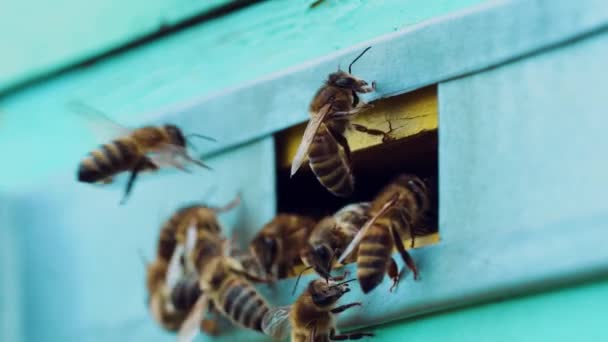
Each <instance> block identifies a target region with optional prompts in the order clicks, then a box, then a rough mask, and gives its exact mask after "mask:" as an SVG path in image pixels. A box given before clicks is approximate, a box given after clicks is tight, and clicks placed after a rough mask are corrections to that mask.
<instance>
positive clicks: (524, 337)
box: [374, 280, 608, 342]
mask: <svg viewBox="0 0 608 342" xmlns="http://www.w3.org/2000/svg"><path fill="white" fill-rule="evenodd" d="M607 296H608V281H606V280H603V281H598V282H595V283H589V284H584V285H580V286H575V287H571V288H565V289H562V290H557V291H550V292H546V293H541V294H537V295H533V296H526V297H522V298H517V299H513V300H508V301H502V302H495V303H491V304H487V305H481V306H475V307H469V308H464V309H462V310H458V311H451V312H447V313H443V314H440V315H433V316H425V317H421V318H419V319H416V320H412V321H407V322H396V323H392V324H388V325H385V326H382V327H379V328H378V329H375V330H374V331H375V332H376V334H377V337H376V338H374V341H376V340H378V341H411V342H427V341H445V342H450V341H454V342H477V341H496V342H502V341H504V342H508V341H521V342H527V341H530V342H536V341H581V342H583V341H584V342H591V341H603V340H605V339H606V334H607V333H606V320H605V318H606V310H607V309H606V305H605V303H606V297H607Z"/></svg>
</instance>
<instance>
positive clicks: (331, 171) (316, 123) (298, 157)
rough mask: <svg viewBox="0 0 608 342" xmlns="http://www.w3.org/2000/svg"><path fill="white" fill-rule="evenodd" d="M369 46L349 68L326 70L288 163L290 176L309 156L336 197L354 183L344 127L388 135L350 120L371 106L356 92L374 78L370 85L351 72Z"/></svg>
mask: <svg viewBox="0 0 608 342" xmlns="http://www.w3.org/2000/svg"><path fill="white" fill-rule="evenodd" d="M369 49H371V47H368V48H366V49H365V50H364V51H363V52H362V53H361V54H359V56H357V57H356V58H355V59H354V60H353V61H352V62H351V63H350V65H349V66H348V72H346V71H343V70H339V69H338V71H336V72H333V73H331V74H329V76H328V78H327V80H326V81H325V84H324V85H323V86H322V87H321V88H320V89H319V90H318V91H317V93H316V94H315V96H314V98H313V100H312V102H311V103H310V107H309V114H310V120H309V121H308V124H307V126H306V129H305V130H304V135H303V137H302V141H301V142H300V146H298V149H297V151H296V154H295V157H294V159H293V161H292V164H291V176H292V177H293V175H294V174H295V173H296V172H297V171H298V169H299V168H300V166H301V165H302V163H303V162H304V158H306V157H307V156H308V160H309V165H310V168H311V170H312V172H313V173H314V174H315V176H316V177H317V179H318V180H319V182H320V183H321V185H323V186H324V187H325V188H326V189H327V190H328V191H329V192H331V193H332V194H334V195H335V196H338V197H347V196H350V195H351V194H352V192H353V191H354V185H355V180H354V177H353V174H352V169H351V153H350V147H349V145H348V141H347V140H346V138H345V137H344V132H345V131H346V129H347V128H349V129H350V128H352V129H355V130H357V131H360V132H364V133H368V134H372V135H382V136H383V141H386V140H390V139H391V138H390V137H389V136H388V133H386V132H382V131H380V130H375V129H369V128H367V127H365V126H362V125H359V124H354V123H352V122H350V119H351V118H352V117H353V116H354V115H355V114H357V113H359V112H361V111H362V110H364V109H366V108H369V107H370V106H369V105H368V104H366V103H364V102H363V101H361V100H360V99H359V95H358V94H359V93H370V92H373V91H374V90H375V88H376V86H375V82H372V85H371V86H369V85H368V83H367V82H366V81H364V80H362V79H360V78H357V77H355V76H354V75H352V73H351V69H352V66H353V64H354V63H355V62H356V61H357V60H358V59H359V58H361V56H363V54H365V53H366V52H367V51H368V50H369Z"/></svg>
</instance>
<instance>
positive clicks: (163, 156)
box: [146, 144, 211, 172]
mask: <svg viewBox="0 0 608 342" xmlns="http://www.w3.org/2000/svg"><path fill="white" fill-rule="evenodd" d="M146 157H148V158H149V159H150V160H151V161H152V163H154V165H156V166H157V167H158V168H163V167H175V168H177V169H179V170H182V171H184V172H190V171H189V170H188V169H187V168H186V165H187V164H195V165H198V166H200V167H202V168H205V169H211V168H210V167H209V166H207V165H206V164H204V163H203V162H202V161H200V160H198V159H194V158H192V157H190V155H189V154H188V151H187V150H186V149H185V148H184V147H181V146H177V145H172V144H162V145H160V147H159V148H157V149H155V150H154V151H150V152H149V153H148V154H146Z"/></svg>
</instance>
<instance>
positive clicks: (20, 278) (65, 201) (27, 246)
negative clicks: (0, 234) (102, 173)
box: [3, 138, 276, 341]
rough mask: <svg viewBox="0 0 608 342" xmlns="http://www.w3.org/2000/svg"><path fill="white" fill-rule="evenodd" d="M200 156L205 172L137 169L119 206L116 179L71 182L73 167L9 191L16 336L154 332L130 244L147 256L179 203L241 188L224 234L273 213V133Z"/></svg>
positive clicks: (226, 197) (222, 198)
mask: <svg viewBox="0 0 608 342" xmlns="http://www.w3.org/2000/svg"><path fill="white" fill-rule="evenodd" d="M208 162H209V164H211V165H213V167H214V170H213V171H212V172H210V171H201V172H196V173H192V174H183V173H171V172H167V173H165V174H161V175H157V176H156V177H153V176H148V177H141V182H139V183H138V184H136V187H135V189H134V193H133V196H132V197H131V198H130V200H129V202H128V203H127V204H126V205H124V206H119V205H118V203H119V201H120V196H121V192H122V186H121V185H122V184H124V183H121V185H118V184H117V185H116V186H110V187H106V188H98V187H95V186H91V185H87V184H81V183H76V182H75V181H74V179H73V173H72V172H69V173H68V172H63V173H61V174H57V175H56V177H53V178H52V180H51V181H50V182H49V183H46V184H41V185H39V186H38V187H36V188H35V189H30V190H29V191H27V192H24V193H21V194H19V195H14V196H11V197H9V199H8V200H9V203H11V204H12V205H11V210H12V211H11V215H12V216H13V217H14V219H13V220H12V225H11V226H10V227H3V230H4V229H8V231H9V232H11V233H12V234H13V236H12V237H13V238H12V240H13V241H14V242H15V243H16V245H15V246H14V248H13V252H15V253H16V254H15V255H14V257H15V258H18V259H19V261H20V265H21V267H20V268H19V270H18V271H17V272H15V273H14V274H13V275H12V276H13V277H16V279H13V280H14V281H16V282H18V284H19V287H18V289H19V291H18V292H19V293H17V295H19V298H21V306H20V308H21V310H22V311H21V315H20V316H19V317H18V320H19V321H20V323H21V325H20V327H19V328H20V331H21V334H22V336H23V337H24V339H25V340H45V341H55V340H56V341H65V340H70V341H71V340H87V341H96V340H106V341H109V340H112V341H116V340H128V341H136V340H137V341H141V340H146V339H155V338H156V337H158V336H159V335H160V334H161V329H160V328H157V327H156V325H155V323H154V322H153V320H152V319H151V317H150V316H149V315H148V313H147V308H146V303H145V298H146V291H145V285H144V283H145V270H144V265H142V262H141V260H140V257H139V250H141V251H143V252H144V255H147V256H152V255H154V248H155V247H154V246H155V244H156V241H157V237H158V232H159V229H160V225H161V224H162V222H163V221H164V220H165V219H166V218H167V216H168V215H170V214H171V213H172V211H173V210H174V209H176V208H177V207H178V206H180V205H182V204H186V203H189V202H192V201H197V200H198V201H205V202H207V203H212V204H223V203H227V202H228V201H230V200H231V199H232V198H234V196H235V195H236V194H237V193H239V192H240V193H241V194H242V200H243V202H242V205H241V206H239V207H237V208H236V209H235V210H233V211H231V212H229V213H226V214H223V215H222V216H221V217H220V220H221V221H222V222H223V223H224V225H225V227H226V231H227V234H228V235H229V236H230V235H232V236H238V238H239V239H242V240H248V239H250V238H251V234H252V233H253V231H254V228H257V227H259V226H261V225H262V224H263V223H265V222H266V221H268V220H269V219H270V218H271V217H272V216H273V215H274V214H275V201H276V200H275V189H274V186H275V185H274V173H273V170H274V143H273V141H272V138H267V139H262V140H259V141H257V142H253V143H251V144H249V145H247V146H243V147H241V148H240V149H238V150H234V151H231V152H230V153H226V154H222V155H218V156H216V157H214V158H211V159H210V160H209V161H208ZM70 170H71V168H70ZM3 295H4V294H3ZM7 304H10V303H7ZM9 310H10V311H9ZM7 311H8V312H11V313H13V312H14V311H13V309H12V308H7ZM14 313H15V314H19V312H14ZM68 318H69V319H68ZM13 323H14V322H13ZM31 327H35V329H32V328H31ZM167 335H168V334H167Z"/></svg>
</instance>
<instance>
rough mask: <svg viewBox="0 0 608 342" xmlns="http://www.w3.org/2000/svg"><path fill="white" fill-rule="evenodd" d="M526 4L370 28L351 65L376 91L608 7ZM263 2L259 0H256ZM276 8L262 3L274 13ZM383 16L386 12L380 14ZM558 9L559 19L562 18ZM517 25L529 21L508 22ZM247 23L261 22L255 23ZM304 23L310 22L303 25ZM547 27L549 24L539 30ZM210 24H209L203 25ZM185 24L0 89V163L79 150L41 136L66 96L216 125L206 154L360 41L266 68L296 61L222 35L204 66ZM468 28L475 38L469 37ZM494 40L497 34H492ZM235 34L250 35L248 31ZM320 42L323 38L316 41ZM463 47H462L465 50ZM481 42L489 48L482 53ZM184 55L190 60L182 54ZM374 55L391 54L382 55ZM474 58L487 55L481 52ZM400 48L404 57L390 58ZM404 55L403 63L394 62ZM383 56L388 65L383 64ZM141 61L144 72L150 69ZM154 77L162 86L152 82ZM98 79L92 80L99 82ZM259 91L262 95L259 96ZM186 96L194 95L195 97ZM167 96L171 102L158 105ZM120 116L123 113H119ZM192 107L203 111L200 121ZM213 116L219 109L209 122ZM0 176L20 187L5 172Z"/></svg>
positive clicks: (266, 120) (597, 23)
mask: <svg viewBox="0 0 608 342" xmlns="http://www.w3.org/2000/svg"><path fill="white" fill-rule="evenodd" d="M380 3H382V2H373V4H380ZM533 3H534V4H535V5H534V6H531V5H530V3H525V2H521V1H504V2H492V3H488V4H487V5H483V6H481V7H478V8H475V9H472V10H467V11H465V12H464V13H462V12H461V13H458V14H454V15H451V16H449V17H447V18H442V19H436V20H433V21H432V22H428V23H423V24H421V25H417V26H415V27H412V28H408V29H406V30H402V31H400V32H397V33H395V34H391V35H388V36H383V37H380V38H378V39H376V40H374V41H372V42H371V43H372V44H373V45H374V46H375V48H374V49H372V50H371V51H370V54H369V55H368V56H366V59H365V60H364V61H365V63H363V61H362V62H361V63H360V64H358V65H357V68H358V69H357V70H359V71H358V73H360V74H362V76H365V77H368V78H375V79H377V80H383V81H381V82H379V93H378V96H385V95H387V94H394V93H399V92H404V91H407V90H411V89H414V88H416V87H420V86H423V85H427V84H430V83H433V82H438V81H441V80H444V79H445V78H448V77H454V76H457V75H459V74H462V73H469V72H472V71H475V70H478V69H479V68H485V67H488V66H490V65H495V64H496V63H500V62H504V61H505V60H508V59H509V58H513V57H517V56H521V55H522V54H526V53H530V51H535V50H537V49H539V48H544V47H546V46H550V45H552V44H558V43H560V42H563V41H564V40H568V39H572V38H573V37H576V36H580V35H582V34H588V33H589V32H592V31H594V30H597V29H598V28H602V27H603V26H604V25H605V24H606V22H608V17H606V13H608V11H598V10H597V8H598V7H599V8H601V6H603V2H602V1H599V0H585V1H584V2H578V3H576V4H574V3H572V2H571V1H567V0H560V1H540V0H537V1H535V2H533ZM268 4H269V5H268V6H270V4H274V2H271V3H268ZM404 4H410V5H412V6H413V4H414V3H409V2H404ZM452 4H455V2H452ZM264 5H265V6H266V5H267V4H266V3H264ZM461 5H462V4H461ZM258 6H262V5H258ZM365 6H368V5H365ZM370 6H371V5H370ZM378 6H379V5H378ZM257 8H260V7H257V6H255V7H252V8H251V9H248V10H245V11H243V12H239V15H238V16H236V19H231V18H234V17H232V16H230V17H227V18H226V21H222V20H218V21H216V22H215V23H216V24H217V25H218V27H214V26H209V25H211V23H208V24H205V25H203V26H201V31H200V32H206V31H205V30H208V29H209V30H210V32H221V30H222V28H223V27H224V28H225V26H222V25H220V24H221V23H227V24H228V23H229V24H230V25H232V24H234V25H237V27H239V26H238V25H243V23H244V22H246V18H248V13H251V15H253V14H256V16H255V17H254V18H256V19H255V20H256V21H255V22H257V20H258V18H265V17H264V15H262V13H258V12H256V11H257V10H256V9H257ZM264 8H267V7H264ZM278 8H281V7H278ZM278 8H275V9H274V11H271V12H269V13H275V12H277V11H278ZM364 9H366V10H367V11H361V9H360V8H359V7H356V8H355V9H351V8H350V7H348V8H347V9H342V8H341V7H340V8H333V9H332V11H341V10H344V11H345V12H344V13H348V14H349V15H345V18H348V19H349V20H353V22H356V23H360V27H368V26H365V25H368V22H367V21H363V20H362V18H363V17H364V16H365V15H367V14H369V13H377V14H378V15H373V16H371V17H372V18H376V17H382V16H381V15H382V11H381V9H382V8H376V12H374V11H372V8H367V7H364ZM440 9H441V8H440V7H438V8H436V9H435V11H437V12H439V11H440ZM442 9H443V10H447V9H446V8H442ZM254 10H256V11H254ZM300 10H302V11H303V10H304V9H300ZM385 10H386V8H385ZM411 10H412V12H411V13H416V10H417V7H412V8H411ZM503 12H504V13H503ZM297 13H299V12H297ZM313 13H316V12H313ZM332 13H333V12H332ZM408 13H410V12H408ZM423 13H425V12H423ZM258 14H259V15H258ZM429 14H430V12H429ZM293 17H294V14H293V13H292V15H291V16H286V18H289V19H284V20H286V21H289V22H290V21H291V20H293ZM304 18H306V19H305V20H313V19H314V18H315V17H314V16H306V17H304ZM351 18H352V19H351ZM383 18H384V17H383ZM387 18H394V17H393V16H387ZM484 18H485V19H484ZM512 18H517V19H518V21H514V20H513V19H512ZM560 18H567V20H561V19H560ZM275 19H276V18H275ZM276 20H278V19H276ZM303 20H304V19H303ZM345 20H346V19H345ZM539 21H542V22H547V23H551V24H552V26H544V25H541V26H538V25H536V23H538V22H539ZM312 22H314V21H312ZM312 22H311V23H312ZM386 22H389V21H388V19H387V20H384V21H383V22H382V23H371V24H370V25H371V26H369V30H367V31H366V30H363V29H361V30H356V31H354V32H353V30H351V29H349V28H350V27H351V26H352V25H354V24H352V23H351V26H341V25H334V26H332V29H333V30H335V35H336V36H338V35H340V36H342V35H343V36H344V37H345V38H346V37H347V36H348V37H351V35H352V37H355V33H357V36H356V37H358V38H357V39H361V40H362V39H365V38H367V37H368V34H369V32H368V31H371V32H372V33H377V32H378V31H373V30H372V26H373V27H374V29H375V28H376V27H384V28H385V29H386V28H387V27H386V26H382V25H385V24H386ZM355 26H356V25H355ZM528 26H530V27H532V28H536V29H526V30H524V29H519V28H520V27H528ZM229 27H230V26H229ZM256 27H262V28H263V27H265V26H264V25H261V24H260V25H257V26H256ZM312 27H315V29H317V28H316V26H314V25H313V26H312ZM357 27H359V26H357ZM548 27H551V29H547V28H548ZM213 28H215V30H212V29H213ZM189 32H190V33H191V34H189V35H186V33H188V32H184V33H183V34H182V35H178V36H176V37H175V38H174V39H167V40H164V41H161V42H159V43H158V44H151V45H150V46H149V47H146V48H142V49H140V50H138V51H134V52H133V53H131V54H128V55H126V56H124V57H122V58H116V59H114V60H110V61H108V62H107V63H104V64H101V65H96V66H95V67H93V68H90V69H89V70H88V71H82V72H78V73H74V74H73V75H71V76H66V77H63V78H61V79H58V80H56V81H53V82H48V83H45V84H42V85H41V86H39V87H33V88H31V89H30V90H29V91H25V92H23V93H21V94H19V95H16V96H13V97H11V98H8V99H6V100H5V102H4V103H2V104H0V110H4V115H3V121H1V122H0V124H3V125H4V127H5V129H6V132H4V134H2V135H0V153H2V154H3V155H10V156H11V157H14V158H16V159H18V160H19V163H17V164H14V165H18V167H17V166H12V165H11V166H9V167H8V168H7V169H6V170H4V172H8V173H9V174H18V173H20V172H23V170H27V171H29V172H31V173H32V175H31V177H22V178H20V179H22V180H28V181H29V180H30V179H33V178H35V177H38V178H40V177H43V175H44V173H45V172H47V170H48V169H53V168H55V169H56V168H58V167H60V166H61V164H63V163H65V162H66V161H65V160H63V159H61V158H57V157H56V156H50V155H49V156H46V155H45V156H40V158H44V163H42V164H43V165H44V169H43V168H41V167H39V165H40V164H41V163H40V162H36V161H34V160H32V159H31V158H27V157H26V156H29V155H31V154H33V153H36V152H37V151H39V150H40V149H41V148H42V146H54V147H55V148H57V149H61V150H62V151H65V154H66V155H69V156H70V158H72V156H73V155H77V154H78V153H80V152H82V151H81V149H80V150H78V149H77V148H75V147H76V146H75V145H74V144H70V143H66V140H64V139H61V138H60V137H59V136H57V135H49V134H47V131H48V130H49V129H52V130H54V131H63V130H64V127H66V126H71V127H72V128H74V124H73V123H71V122H70V120H71V119H67V120H66V117H68V113H67V112H66V109H65V106H64V104H65V102H66V101H69V100H72V99H74V98H76V99H80V100H83V101H86V102H87V103H90V104H92V105H94V106H95V107H97V108H100V109H102V110H104V111H106V112H108V113H110V114H112V115H115V116H116V117H119V118H121V120H122V119H124V121H125V122H129V123H137V124H140V123H141V122H142V121H145V120H148V119H150V120H152V119H159V118H164V119H166V118H171V119H172V120H177V121H182V122H183V123H186V124H188V125H194V127H196V129H198V130H200V131H202V133H207V134H213V133H214V132H221V133H220V134H217V133H216V134H217V135H218V136H217V138H218V139H219V140H220V143H219V144H217V145H215V146H216V147H206V148H205V149H204V151H207V152H211V151H214V150H215V151H217V150H221V149H223V148H225V147H227V146H231V145H235V144H239V143H243V142H246V141H248V140H250V139H255V138H256V137H257V136H259V135H260V134H269V133H271V132H273V131H274V130H277V129H281V128H284V127H285V126H287V125H291V124H295V123H297V122H301V121H302V120H304V119H305V118H306V112H305V110H303V109H297V108H306V105H307V102H308V101H309V98H310V96H311V95H312V93H313V92H314V89H316V87H318V85H319V83H320V81H321V80H322V78H323V77H324V76H325V75H326V73H327V72H329V71H331V70H334V69H335V66H336V65H337V64H339V63H345V62H344V61H345V60H346V61H349V60H350V59H351V58H352V56H353V55H354V54H355V53H358V52H359V51H360V49H361V48H362V47H363V46H364V45H360V46H356V47H351V48H349V49H346V50H344V51H340V52H338V53H335V54H333V55H330V56H327V57H325V58H322V59H319V60H315V61H312V62H310V63H308V64H304V65H301V66H299V67H297V68H295V69H292V70H287V71H285V72H283V73H279V74H275V75H273V76H268V75H267V74H263V72H270V71H275V70H277V69H278V68H280V67H283V66H284V65H289V64H290V63H295V62H297V61H299V60H295V59H294V60H289V61H288V60H284V61H283V62H280V61H276V60H274V59H268V58H265V59H264V60H260V59H259V58H255V56H254V55H249V54H242V53H236V52H235V51H236V48H237V46H236V45H232V43H230V44H228V43H229V41H226V42H225V44H227V45H221V46H218V47H217V49H216V50H213V51H217V52H218V55H217V56H216V55H214V56H216V57H213V58H219V57H218V56H230V58H234V59H235V60H231V59H228V57H225V58H223V59H222V60H221V61H218V60H216V62H214V64H208V63H209V60H207V59H205V60H203V59H201V58H199V55H198V51H196V53H195V52H193V51H191V50H192V46H196V47H198V46H203V45H204V44H203V43H205V42H206V44H211V43H213V42H215V41H214V40H211V39H210V38H209V37H210V35H209V34H208V35H202V34H200V32H199V31H196V34H194V32H195V30H192V31H189ZM314 32H316V31H313V32H310V35H308V31H307V35H304V36H303V37H302V36H297V37H295V36H294V39H295V38H299V37H302V39H303V41H304V42H309V40H308V39H315V40H314V41H315V42H317V44H318V42H319V41H326V40H324V39H321V38H319V37H325V36H327V34H325V35H322V34H321V33H320V32H317V33H315V34H318V35H317V36H315V34H313V33H314ZM332 32H333V31H332ZM495 32H501V35H496V34H495ZM214 34H215V33H214ZM332 36H333V35H332ZM472 36H474V37H476V38H475V39H471V38H470V37H472ZM201 37H203V38H204V40H202V41H201V42H200V44H201V45H199V44H198V43H197V42H198V39H203V38H201ZM271 37H273V36H271ZM315 37H316V38H315ZM456 37H460V38H456ZM396 38H399V40H398V41H399V44H396V45H395V43H393V42H392V41H391V39H396ZM499 38H500V40H497V39H499ZM207 39H209V41H207ZM348 39H354V38H348ZM282 41H283V40H277V41H276V44H280V43H281V42H282ZM288 41H289V42H291V41H292V40H288ZM341 41H342V40H341ZM429 41H431V42H438V43H439V42H440V44H434V45H433V49H429V45H428V44H426V43H425V42H429ZM244 42H247V43H248V44H254V43H253V42H249V40H245V41H244ZM346 42H351V40H346ZM461 42H462V43H461ZM369 43H370V42H367V43H364V44H369ZM243 44H244V43H243ZM261 44H262V45H261V46H259V47H258V48H256V49H253V48H251V49H249V50H247V51H252V53H258V50H259V49H262V48H263V47H264V48H265V45H264V44H265V43H261ZM425 44H426V45H425ZM462 44H466V46H465V47H463V45H462ZM318 45H319V46H321V47H323V46H325V45H321V44H318ZM206 46H210V45H206ZM411 46H417V48H411ZM223 47H225V49H224V48H223ZM303 47H310V48H311V47H312V45H301V44H298V45H297V46H293V47H290V48H289V49H282V50H280V51H279V52H276V51H275V52H272V53H271V52H268V51H270V47H269V48H268V49H269V50H268V51H266V52H267V53H269V54H272V55H273V56H276V57H275V58H277V59H278V58H279V56H282V54H283V53H286V52H285V51H292V50H294V49H295V50H298V51H302V52H303V53H304V50H299V49H302V48H303ZM325 49H328V47H327V46H325ZM209 50H211V49H209ZM262 50H263V49H262ZM275 50H276V49H275ZM314 51H317V52H322V51H323V50H320V48H318V49H315V50H314ZM454 51H457V52H458V53H459V55H458V56H460V57H459V58H452V52H454ZM462 51H468V54H466V53H463V52H462ZM490 51H491V52H492V53H489V52H490ZM220 52H221V54H220ZM184 54H185V55H187V56H190V57H192V58H190V57H188V59H183V58H182V57H183V56H184ZM179 56H182V57H179ZM193 56H195V57H196V58H194V57H193ZM289 56H291V55H289ZM294 56H296V55H294ZM297 56H300V55H297ZM385 56H392V57H390V58H385ZM402 56H404V57H402ZM483 56H485V57H486V58H485V59H484V58H483ZM178 57H179V58H178ZM286 57H287V55H286ZM207 58H211V56H207ZM238 58H241V59H238ZM290 58H291V57H290ZM298 58H299V57H298ZM402 58H403V59H404V60H407V61H408V63H405V64H404V63H403V62H401V60H402ZM237 59H238V60H237ZM172 60H180V61H184V63H183V64H179V65H178V64H170V65H167V61H172ZM186 60H187V61H188V62H186ZM472 61H473V63H472ZM224 62H225V63H224ZM235 62H236V63H235ZM267 63H268V64H267ZM209 65H213V68H208V69H205V73H204V74H205V75H207V80H212V81H210V82H208V81H206V80H205V81H201V80H200V79H199V78H197V77H196V76H193V75H196V74H198V71H196V70H199V69H200V68H202V67H205V68H207V67H208V66H209ZM234 65H239V66H242V67H241V68H239V72H238V73H237V72H230V70H234V68H233V66H234ZM403 65H407V66H408V67H407V68H403V67H402V66H403ZM385 66H391V67H390V68H385ZM150 70H153V72H152V73H151V72H150ZM184 75H188V76H184ZM231 75H232V76H231ZM234 75H237V76H234ZM255 75H257V76H260V75H266V76H265V77H264V78H262V79H259V80H258V81H257V82H255V83H254V84H255V87H254V86H253V84H248V85H244V86H241V87H240V88H238V89H236V88H231V89H229V90H226V91H222V92H221V93H220V94H217V95H208V92H210V91H212V90H214V89H219V88H222V87H226V86H230V85H234V84H235V83H233V82H236V81H237V80H239V81H241V82H244V81H246V80H248V79H249V78H250V77H254V76H255ZM230 77H234V79H232V80H231V79H230ZM188 80H189V81H188ZM184 82H185V83H184ZM160 84H162V87H161V86H159V85H160ZM99 89H103V90H102V91H99ZM258 92H260V93H263V94H264V95H263V96H259V93H258ZM194 94H198V96H195V95H194ZM193 96H194V97H196V98H195V99H193V100H191V101H190V100H189V101H186V102H185V103H184V102H183V100H184V99H186V98H191V97H193ZM201 97H202V98H201ZM31 98H35V99H36V101H30V100H29V99H31ZM235 98H238V100H235ZM168 105H170V106H171V107H172V108H165V109H159V108H163V107H165V106H168ZM146 112H147V113H146ZM244 112H246V113H249V115H244V116H242V115H241V113H244ZM23 113H28V115H29V117H30V118H31V119H30V121H24V120H21V118H22V115H23ZM129 114H132V115H130V116H129ZM199 116H202V118H200V119H199ZM220 116H221V117H222V118H224V119H223V120H215V118H217V117H220ZM195 118H196V119H195ZM30 122H37V123H42V122H44V123H45V125H40V126H33V125H31V124H30ZM238 125H246V126H248V127H250V128H249V129H245V130H234V129H226V127H235V126H238ZM47 127H48V128H47ZM2 139H6V140H2ZM9 141H20V142H21V143H20V146H21V150H20V151H19V152H18V153H16V152H15V150H14V149H12V148H10V144H9V143H8V142H9ZM5 142H6V143H5ZM34 166H37V167H34ZM2 185H4V186H19V184H16V183H15V182H11V183H10V184H2ZM21 185H22V184H21Z"/></svg>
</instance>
